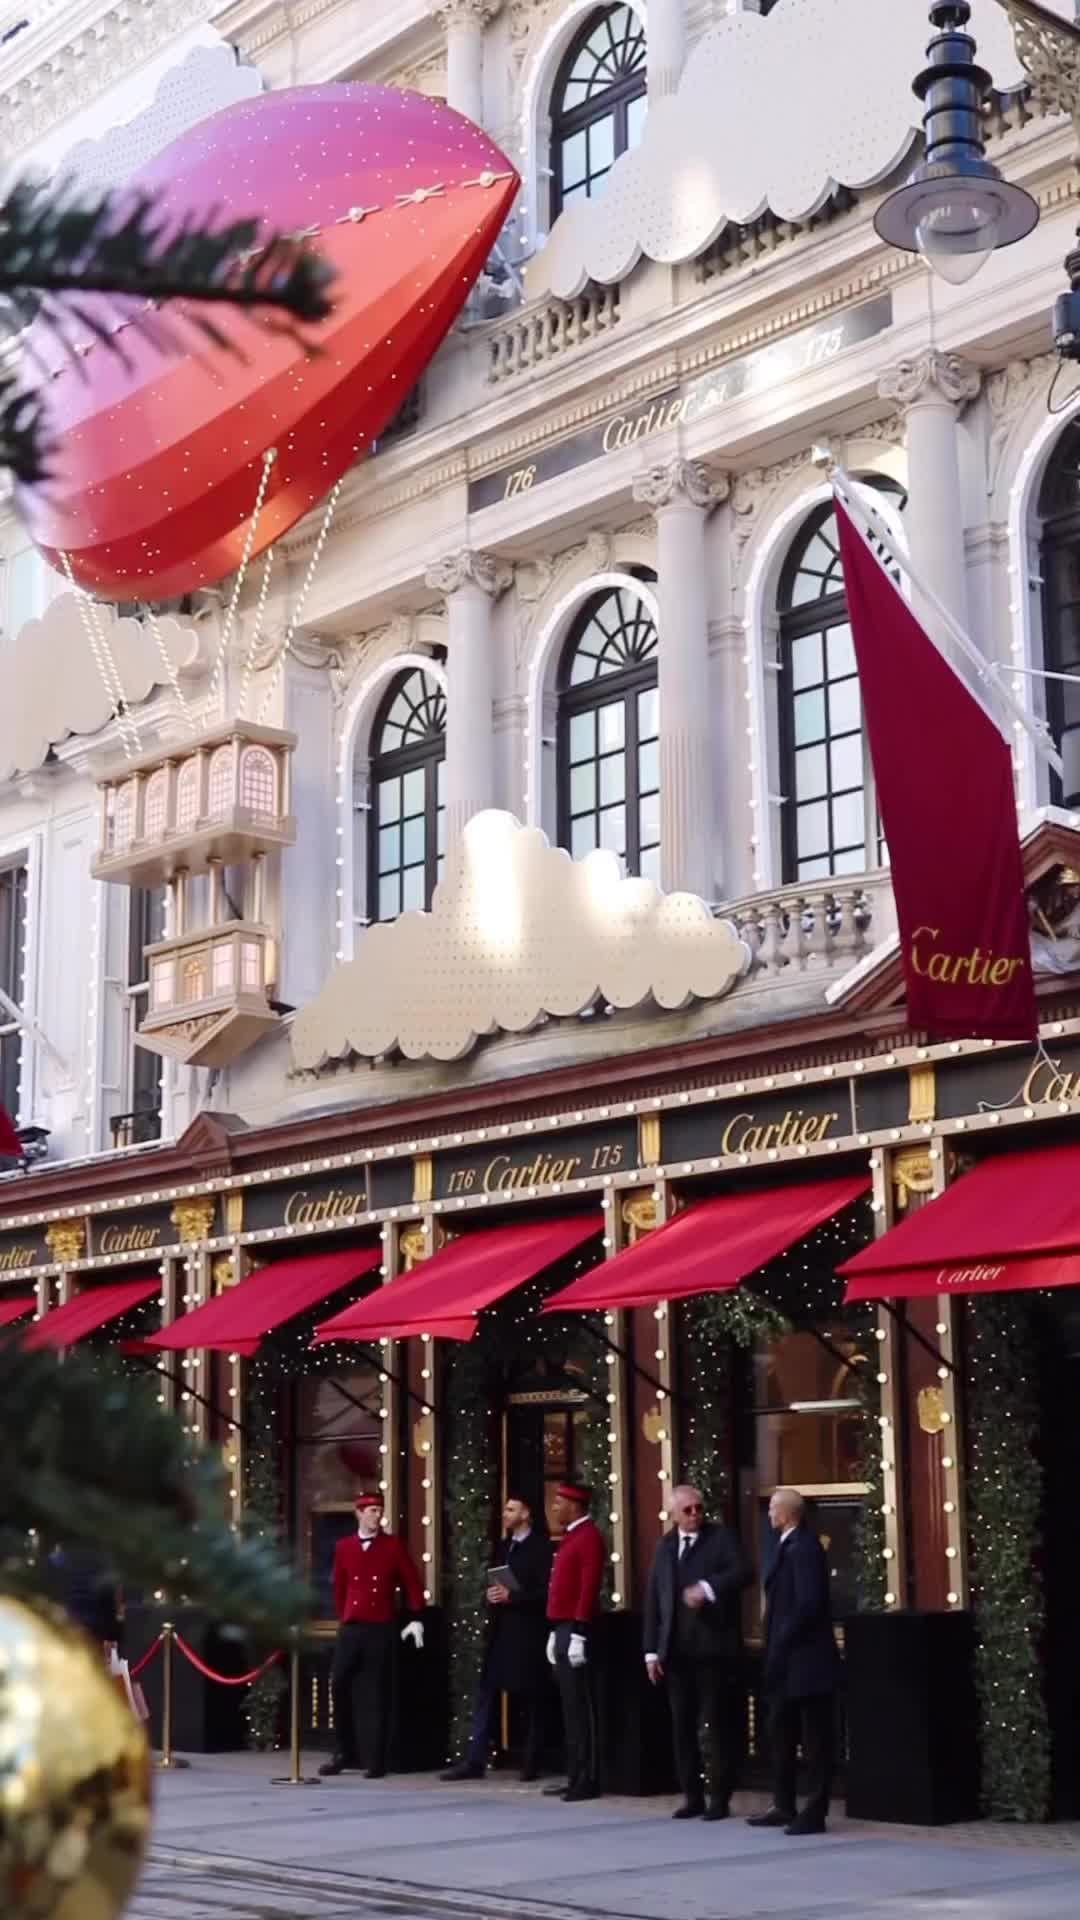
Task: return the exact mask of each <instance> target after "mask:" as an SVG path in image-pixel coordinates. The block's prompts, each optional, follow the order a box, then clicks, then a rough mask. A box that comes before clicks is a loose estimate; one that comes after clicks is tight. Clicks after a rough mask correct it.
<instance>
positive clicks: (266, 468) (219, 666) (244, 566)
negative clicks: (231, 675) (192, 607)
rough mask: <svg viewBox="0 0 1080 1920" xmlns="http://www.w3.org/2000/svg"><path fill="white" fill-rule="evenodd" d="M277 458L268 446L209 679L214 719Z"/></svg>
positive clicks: (209, 708)
mask: <svg viewBox="0 0 1080 1920" xmlns="http://www.w3.org/2000/svg"><path fill="white" fill-rule="evenodd" d="M276 459H277V448H276V447H267V449H266V452H265V453H264V454H263V470H262V478H261V479H260V481H259V491H258V493H257V494H256V495H255V506H254V509H253V511H252V515H251V519H250V520H249V521H248V529H247V533H246V534H245V536H244V551H243V553H242V554H241V555H240V565H239V567H238V568H237V570H236V579H235V581H234V582H233V590H232V599H231V600H230V601H229V605H228V610H227V612H226V614H225V620H224V624H223V626H222V629H221V639H220V640H219V642H218V650H217V658H216V659H215V661H214V671H213V674H212V675H211V679H210V692H209V695H208V698H207V703H206V704H207V708H208V710H209V713H210V715H211V718H212V717H213V711H214V704H215V701H216V700H217V693H218V688H219V686H220V685H221V675H222V670H223V668H224V666H225V656H226V654H227V653H228V650H229V641H230V639H231V638H232V630H233V626H234V623H235V621H236V609H237V607H238V606H239V604H240V595H241V593H242V592H243V589H244V581H245V579H246V577H247V570H248V564H249V562H250V560H251V550H252V548H253V546H254V545H255V530H256V528H257V526H258V524H259V515H260V514H261V512H262V510H263V502H264V500H265V499H266V489H267V487H268V486H269V484H270V471H271V468H272V467H273V465H274V462H275V460H276Z"/></svg>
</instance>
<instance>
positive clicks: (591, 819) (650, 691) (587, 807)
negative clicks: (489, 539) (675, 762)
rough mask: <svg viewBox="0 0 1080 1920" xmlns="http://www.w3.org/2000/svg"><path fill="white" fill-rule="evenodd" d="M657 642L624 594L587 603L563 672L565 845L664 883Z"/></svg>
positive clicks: (577, 854)
mask: <svg viewBox="0 0 1080 1920" xmlns="http://www.w3.org/2000/svg"><path fill="white" fill-rule="evenodd" d="M659 644H660V636H659V634H658V632H657V629H656V623H655V621H654V620H653V618H652V615H651V614H650V612H649V610H648V608H647V606H646V605H645V603H644V601H643V600H641V599H639V598H638V596H637V595H636V594H634V593H633V592H632V591H631V590H630V589H628V588H626V587H616V588H608V589H605V590H604V591H603V592H601V593H598V594H597V595H596V596H595V597H594V598H593V599H591V600H589V601H587V602H586V604H585V605H584V606H583V607H582V609H581V611H580V613H579V614H578V616H577V618H576V620H575V621H574V624H573V626H572V627H571V629H570V633H569V635H568V637H567V641H566V645H565V648H564V650H563V657H562V661H561V665H560V672H559V720H558V782H559V844H560V845H561V846H563V847H565V848H566V849H567V851H568V852H569V853H570V854H571V855H572V856H573V858H574V859H575V860H578V859H580V858H581V857H582V856H583V855H584V854H587V853H591V852H592V851H593V850H594V848H596V847H605V848H607V849H609V850H610V851H611V852H612V853H617V854H618V855H619V858H620V859H621V860H622V862H623V865H624V867H625V870H626V872H627V873H628V874H640V875H642V876H643V877H644V878H645V879H649V880H655V881H656V883H657V884H658V885H659V881H660V695H659V690H658V686H657V669H658V655H659Z"/></svg>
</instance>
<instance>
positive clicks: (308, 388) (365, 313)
mask: <svg viewBox="0 0 1080 1920" xmlns="http://www.w3.org/2000/svg"><path fill="white" fill-rule="evenodd" d="M129 185H130V187H131V188H132V189H134V190H136V191H137V192H139V193H141V194H144V195H148V196H150V197H151V198H152V200H153V202H154V204H155V206H156V207H157V208H158V209H159V210H160V213H161V215H162V218H163V221H165V222H166V223H167V224H171V223H172V222H173V221H175V222H177V223H179V222H180V221H182V220H183V219H184V218H185V217H187V218H192V217H194V218H197V219H205V217H206V216H207V215H208V214H210V213H213V214H214V215H215V216H216V217H217V218H218V219H222V220H224V219H230V218H235V219H239V218H242V217H246V216H249V215H252V214H257V215H258V216H260V218H261V219H262V221H263V222H264V230H265V231H266V232H267V233H269V232H270V231H272V230H275V229H276V230H278V231H285V232H294V233H295V232H303V233H305V234H307V233H310V235H311V241H312V245H313V246H317V247H318V248H319V249H320V251H321V252H322V254H323V255H324V257H325V258H326V259H327V260H328V261H329V263H330V264H331V265H332V266H333V267H334V269H335V270H336V272H337V276H338V277H337V280H336V281H335V283H334V286H333V288H332V289H331V293H332V297H333V299H334V311H333V314H332V315H331V317H330V319H329V320H328V321H326V322H324V323H323V324H322V325H320V326H319V327H317V328H315V329H313V331H312V336H311V338H312V342H313V344H314V345H315V348H316V351H315V353H314V354H305V353H304V351H303V348H302V347H301V346H300V345H299V344H298V343H297V341H296V340H295V339H293V338H290V337H289V336H288V335H287V334H286V333H283V332H282V331H280V330H277V329H274V328H273V327H271V326H269V325H267V324H265V323H260V322H255V323H252V322H251V321H250V320H249V319H247V318H240V317H237V318H235V319H233V318H231V317H230V316H229V315H228V312H227V310H225V313H224V320H223V324H224V325H225V326H226V327H227V328H228V329H229V331H230V332H231V334H232V336H233V338H234V340H235V342H236V345H237V346H238V347H239V349H240V350H241V352H240V354H239V355H233V354H224V353H214V352H213V351H208V350H207V349H205V348H201V349H200V351H199V352H198V353H197V354H196V353H191V354H179V355H175V356H173V355H169V354H162V353H161V352H160V351H158V350H157V349H155V348H154V347H153V346H152V345H151V344H150V343H149V342H147V341H146V340H144V339H143V338H141V336H140V334H139V332H138V331H137V329H135V328H133V327H130V328H128V329H126V331H125V333H124V346H125V357H126V361H127V364H126V365H125V363H124V361H123V360H121V359H119V358H118V357H117V356H116V355H114V354H112V353H110V352H108V351H107V350H105V349H103V348H102V347H100V346H97V347H95V346H93V345H92V344H88V347H87V350H86V352H85V354H84V355H83V357H82V358H81V360H80V363H79V365H78V366H77V367H75V366H72V364H71V363H70V361H68V360H66V359H65V360H62V361H61V360H60V359H59V358H58V354H57V348H56V345H55V342H50V341H48V340H46V339H45V338H42V339H41V340H40V341H35V342H32V344H33V345H35V346H36V348H37V351H38V353H39V354H40V355H41V357H42V358H44V359H46V360H47V361H48V362H49V363H50V364H51V375H50V378H49V384H48V410H49V411H48V423H47V424H48V428H49V431H50V434H51V437H52V439H53V441H54V443H55V452H54V455H53V458H52V463H51V464H52V468H53V471H52V474H51V477H50V478H49V480H47V481H46V482H45V483H44V484H43V485H41V486H40V487H35V488H33V489H23V490H22V491H21V494H20V501H19V505H20V509H21V511H22V513H23V515H24V516H25V519H26V521H27V524H28V526H29V529H30V532H31V534H32V536H33V538H34V539H35V541H36V542H37V544H38V546H39V547H40V548H41V549H42V551H43V552H44V554H45V555H46V557H47V558H48V559H49V560H50V562H51V563H52V564H53V565H54V566H57V567H63V566H64V556H67V563H68V564H69V565H70V568H71V571H72V573H73V575H74V577H75V579H76V581H77V582H78V583H79V584H80V585H81V586H83V587H85V588H86V589H88V590H89V591H91V592H93V593H96V594H101V595H105V596H107V597H109V598H113V599H134V598H140V599H147V600H163V599H170V598H172V597H174V596H175V595H178V594H181V593H185V592H188V591H189V590H190V589H192V588H194V587H198V586H203V585H209V584H211V583H212V582H214V581H216V580H220V579H221V578H222V576H223V575H225V574H227V573H229V572H231V571H233V569H234V568H235V567H236V566H237V565H238V563H239V561H240V559H241V556H242V553H243V550H244V545H245V540H246V538H247V536H248V533H249V530H250V523H251V519H252V515H253V512H254V508H255V503H256V498H257V496H258V493H259V487H260V481H261V480H262V479H263V477H264V471H265V466H266V455H267V453H268V452H269V450H270V449H275V450H276V459H275V460H274V462H273V465H272V466H271V467H270V468H269V473H268V475H267V477H266V486H265V498H264V501H263V504H262V508H261V511H260V513H259V516H258V521H257V526H256V528H255V533H254V538H253V539H252V542H251V549H252V554H255V553H259V552H262V551H263V550H265V548H266V547H268V546H269V545H270V544H271V543H272V542H273V541H274V540H276V539H277V538H279V537H280V535H282V534H283V533H285V532H287V531H288V529H289V528H290V527H292V526H294V525H295V524H296V522H297V521H298V520H300V519H301V518H302V517H303V515H304V514H306V513H308V512H309V511H310V510H311V508H312V507H314V506H315V505H316V504H317V503H318V501H319V500H320V499H322V497H323V496H324V495H325V494H326V493H327V492H328V490H329V489H330V488H331V487H332V486H333V485H334V483H335V481H337V480H338V479H339V478H340V477H341V475H342V474H343V473H344V472H345V471H346V469H347V468H348V467H349V466H350V465H351V464H352V462H353V461H354V460H356V459H357V458H358V456H359V455H360V454H361V453H362V452H363V451H364V450H365V448H367V447H369V446H370V445H371V443H372V441H373V440H374V439H375V438H376V437H377V435H378V434H379V433H380V432H381V431H382V430H383V428H384V427H385V426H386V424H387V423H388V421H390V420H391V419H392V418H393V416H394V414H395V413H396V412H397V410H398V408H399V407H400V405H401V404H402V402H403V401H404V399H405V398H406V396H407V395H408V394H409V392H410V391H411V389H412V388H413V387H414V386H415V384H416V382H417V380H418V379H419V377H420V375H421V374H422V373H423V371H424V369H425V367H426V366H427V365H428V363H429V362H430V360H431V358H432V356H433V355H434V353H435V351H436V349H437V348H438V346H439V344H440V342H441V341H442V340H443V339H444V338H445V336H446V334H447V332H448V330H449V328H450V327H451V326H452V325H453V322H454V320H455V319H456V318H457V316H458V314H459V313H460V311H461V309H462V307H463V305H464V303H465V300H466V298H467V297H468V294H469V290H470V288H471V287H472V286H473V284H474V282H475V281H476V278H477V276H478V275H479V273H480V272H481V270H482V268H483V266H484V263H485V261H486V260H487V258H488V256H489V255H490V253H491V249H492V247H493V245H494V243H495V241H496V239H497V238H498V235H499V233H500V231H501V229H502V226H503V224H504V222H505V220H506V217H507V214H508V213H509V211H510V208H511V206H512V204H513V201H514V197H515V195H516V193H517V189H518V186H519V181H518V176H517V174H516V173H515V171H514V169H513V167H512V166H511V165H510V163H509V161H508V160H507V159H506V158H505V156H504V155H503V154H502V153H500V151H499V149H498V148H497V147H496V146H494V145H493V143H492V142H491V141H490V140H489V139H488V138H487V136H486V135H485V134H484V133H482V132H481V131H480V129H479V128H478V127H475V126H473V124H472V123H471V121H468V120H466V119H463V118H462V116H461V115H460V114H457V113H453V112H451V111H450V109H449V108H447V107H445V106H443V105H441V104H440V103H439V102H436V101H432V100H427V99H424V98H422V97H421V96H419V95H418V94H412V93H405V92H401V91H399V90H398V89H396V88H388V87H373V86H359V85H349V84H340V85H327V86H320V87H297V88H294V89H291V90H289V91H286V92H280V93H267V94H262V95H260V96H259V97H258V98H257V99H254V100H248V101H243V102H241V103H240V104H238V105H236V106H232V107H228V108H226V109H225V111H224V112H222V113H218V114H215V115H214V116H213V117H212V118H210V119H208V120H205V121H203V122H202V123H201V124H200V125H198V126H196V127H194V128H192V129H191V130H190V131H189V132H187V133H185V134H183V135H182V136H181V138H180V139H179V140H177V141H175V142H174V143H173V145H172V146H170V147H168V148H166V150H165V151H164V152H163V153H161V154H159V155H158V157H157V158H156V159H155V160H154V161H152V162H151V163H150V164H149V165H148V166H147V167H145V168H143V169H142V170H141V171H140V172H139V174H138V175H137V176H136V177H135V179H134V180H132V181H131V182H130V183H129ZM84 304H86V305H94V304H96V307H97V311H98V314H99V317H100V318H101V319H102V322H103V324H105V325H107V326H110V327H111V326H115V325H116V322H117V305H116V303H115V302H112V303H107V302H105V301H98V302H96V303H95V302H91V301H86V302H84ZM32 331H33V330H32ZM192 338H193V339H194V335H192ZM241 356H242V357H241Z"/></svg>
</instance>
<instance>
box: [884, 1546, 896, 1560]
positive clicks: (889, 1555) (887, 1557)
mask: <svg viewBox="0 0 1080 1920" xmlns="http://www.w3.org/2000/svg"><path fill="white" fill-rule="evenodd" d="M881 1557H882V1559H883V1560H891V1559H892V1557H893V1550H892V1548H891V1547H882V1549H881Z"/></svg>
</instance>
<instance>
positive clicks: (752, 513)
mask: <svg viewBox="0 0 1080 1920" xmlns="http://www.w3.org/2000/svg"><path fill="white" fill-rule="evenodd" d="M810 458H811V455H810V451H809V448H807V449H806V451H805V452H803V453H793V454H790V455H789V456H788V458H787V459H786V460H781V461H779V462H778V464H777V465H776V466H775V467H749V468H748V469H747V471H746V472H745V473H738V474H736V475H735V476H734V478H733V480H732V482H731V494H730V501H731V511H732V516H733V522H734V526H733V540H732V556H731V565H732V578H733V581H734V582H735V583H736V584H738V582H739V581H740V580H741V578H742V571H743V565H744V562H745V559H746V549H747V547H748V546H749V544H750V541H751V540H752V539H753V537H754V531H755V528H756V527H757V524H758V521H759V519H760V517H761V511H762V508H763V507H764V505H765V503H766V501H767V500H769V499H771V497H772V495H773V494H774V493H775V492H776V491H777V489H778V488H779V487H782V486H783V484H784V482H785V480H790V479H791V477H792V475H793V474H796V473H798V472H800V471H801V469H802V468H803V467H806V466H809V464H810Z"/></svg>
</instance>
